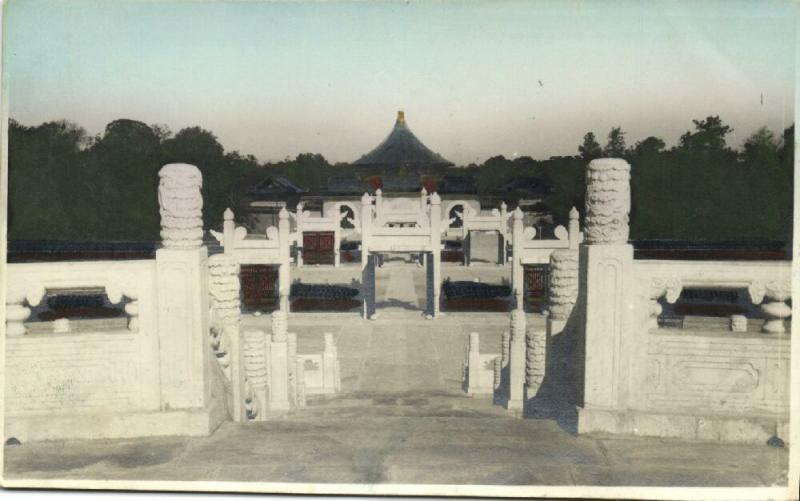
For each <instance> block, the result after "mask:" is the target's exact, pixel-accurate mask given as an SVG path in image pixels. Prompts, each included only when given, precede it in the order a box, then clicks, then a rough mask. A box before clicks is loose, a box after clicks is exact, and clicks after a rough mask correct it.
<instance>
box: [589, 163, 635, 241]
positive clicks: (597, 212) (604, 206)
mask: <svg viewBox="0 0 800 501" xmlns="http://www.w3.org/2000/svg"><path fill="white" fill-rule="evenodd" d="M630 170H631V167H630V165H628V162H626V161H625V160H622V159H620V158H600V159H597V160H592V161H591V162H589V167H588V169H587V170H586V218H585V221H586V224H585V231H586V243H588V244H591V245H598V244H601V245H625V244H627V243H628V235H629V226H628V223H629V213H630V208H631V190H630Z"/></svg>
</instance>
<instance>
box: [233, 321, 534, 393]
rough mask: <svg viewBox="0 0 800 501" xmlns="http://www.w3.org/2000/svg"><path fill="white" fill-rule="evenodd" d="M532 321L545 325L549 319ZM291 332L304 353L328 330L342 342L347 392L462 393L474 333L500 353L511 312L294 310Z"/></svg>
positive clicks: (318, 349) (341, 359) (340, 349)
mask: <svg viewBox="0 0 800 501" xmlns="http://www.w3.org/2000/svg"><path fill="white" fill-rule="evenodd" d="M269 321H270V319H269V316H266V315H262V316H261V317H253V316H249V317H247V318H246V319H245V323H246V324H248V325H252V324H257V325H260V326H262V327H263V328H265V329H268V328H269ZM529 321H530V322H532V323H533V324H534V325H539V326H540V327H541V328H544V319H543V317H541V316H539V315H530V316H529ZM289 324H290V330H291V332H294V333H296V334H297V349H298V352H299V353H315V352H321V351H322V349H323V346H324V343H323V334H324V333H325V332H331V333H333V335H334V339H335V342H336V345H337V351H338V353H339V363H340V367H341V377H342V390H343V392H344V393H353V392H359V391H367V392H373V393H375V392H384V393H394V392H406V391H414V390H418V391H440V392H445V393H451V394H455V395H460V394H461V393H462V388H461V376H462V369H463V363H464V355H465V351H466V348H467V344H468V342H469V334H470V332H478V333H479V334H480V339H481V350H482V351H484V352H486V353H500V340H501V336H502V333H503V331H506V330H508V329H509V318H508V314H505V313H474V314H466V315H465V314H457V315H456V314H454V315H444V316H442V317H440V318H437V319H436V320H426V319H425V318H424V317H423V316H422V312H419V311H406V310H396V311H391V310H388V311H381V313H380V315H379V318H378V319H377V320H363V319H361V318H360V317H359V316H357V315H356V314H352V313H351V314H338V315H330V314H328V315H325V314H316V313H307V314H305V313H304V314H293V315H292V316H291V317H290V319H289Z"/></svg>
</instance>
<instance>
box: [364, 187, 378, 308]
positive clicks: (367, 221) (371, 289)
mask: <svg viewBox="0 0 800 501" xmlns="http://www.w3.org/2000/svg"><path fill="white" fill-rule="evenodd" d="M379 191H380V190H379ZM376 199H377V194H376ZM372 210H373V208H372V197H370V196H369V195H368V194H367V193H364V196H362V197H361V316H362V317H363V318H365V319H369V318H370V317H371V316H372V314H373V312H374V309H375V304H374V303H375V298H374V295H375V270H374V266H375V265H374V261H373V260H370V255H369V235H370V232H371V231H372Z"/></svg>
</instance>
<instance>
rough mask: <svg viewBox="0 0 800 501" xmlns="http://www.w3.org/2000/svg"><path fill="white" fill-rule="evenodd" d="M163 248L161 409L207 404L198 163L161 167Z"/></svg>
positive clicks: (159, 265)
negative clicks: (195, 164)
mask: <svg viewBox="0 0 800 501" xmlns="http://www.w3.org/2000/svg"><path fill="white" fill-rule="evenodd" d="M159 177H160V183H159V187H158V202H159V206H160V214H161V238H162V243H163V248H161V249H158V250H157V251H156V290H157V301H158V307H157V310H158V338H159V370H160V379H161V407H162V409H185V408H198V407H205V406H206V405H207V404H208V403H209V401H210V398H211V388H210V384H209V378H210V373H209V371H210V364H209V363H210V360H211V347H210V346H209V343H208V339H207V337H208V332H209V325H208V321H209V314H208V312H209V309H208V281H207V280H208V278H207V277H208V252H207V250H206V248H205V247H203V245H202V244H203V198H202V196H201V194H200V189H201V187H202V184H203V179H202V176H201V174H200V171H199V170H198V168H197V167H195V166H194V165H189V164H169V165H165V166H164V167H162V168H161V170H160V171H159Z"/></svg>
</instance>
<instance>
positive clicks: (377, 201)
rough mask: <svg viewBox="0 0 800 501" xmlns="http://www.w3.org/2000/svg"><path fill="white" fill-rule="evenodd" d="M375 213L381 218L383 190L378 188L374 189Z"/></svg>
mask: <svg viewBox="0 0 800 501" xmlns="http://www.w3.org/2000/svg"><path fill="white" fill-rule="evenodd" d="M375 213H376V214H377V216H378V217H379V218H383V191H382V190H381V189H380V188H378V189H377V190H375Z"/></svg>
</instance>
